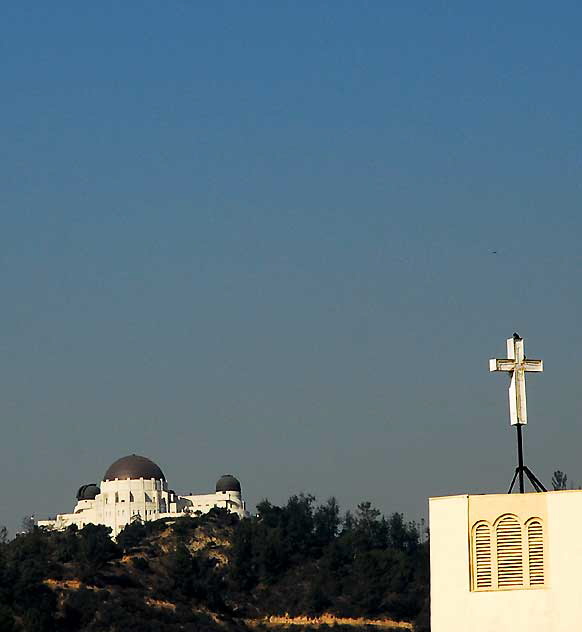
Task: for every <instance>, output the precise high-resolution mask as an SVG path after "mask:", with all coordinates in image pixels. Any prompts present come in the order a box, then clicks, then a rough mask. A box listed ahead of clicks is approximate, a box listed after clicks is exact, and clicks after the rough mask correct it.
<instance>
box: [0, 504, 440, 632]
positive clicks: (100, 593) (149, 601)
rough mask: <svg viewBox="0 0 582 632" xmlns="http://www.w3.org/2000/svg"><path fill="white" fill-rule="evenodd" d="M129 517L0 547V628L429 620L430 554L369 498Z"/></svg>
mask: <svg viewBox="0 0 582 632" xmlns="http://www.w3.org/2000/svg"><path fill="white" fill-rule="evenodd" d="M259 511H260V517H255V518H251V519H245V520H242V521H239V519H238V518H237V517H236V516H235V515H232V514H228V513H227V512H226V511H224V510H212V511H211V512H210V513H208V514H205V515H201V516H194V517H185V518H179V519H174V520H158V521H156V522H148V523H145V524H142V523H140V522H135V523H132V524H131V525H128V526H127V527H126V528H125V530H124V531H122V532H121V533H120V535H119V536H118V538H117V541H116V542H114V541H112V540H111V538H110V537H109V533H108V529H106V528H105V527H103V526H98V525H87V526H86V527H84V528H83V529H81V530H77V529H76V528H74V527H71V528H69V529H68V530H67V531H64V532H49V531H44V530H42V529H38V528H35V529H34V530H33V531H32V532H31V533H28V534H23V535H20V536H18V537H16V538H15V539H14V540H12V541H11V542H5V543H3V544H1V545H0V630H2V632H20V631H22V632H28V631H30V632H60V631H63V632H68V631H70V632H73V631H74V632H117V631H119V632H121V631H123V632H131V631H132V630H135V631H139V632H170V631H172V632H173V631H178V630H184V631H190V630H204V631H208V632H210V631H218V630H221V631H222V632H238V631H241V632H242V631H248V630H252V629H254V630H257V629H267V628H269V629H277V628H278V629H282V628H283V627H289V626H292V627H293V629H294V630H298V631H299V630H301V629H303V630H307V629H313V628H317V627H327V626H328V625H334V626H338V628H339V629H343V628H345V629H350V630H357V629H361V628H363V627H367V626H368V625H373V626H375V627H377V628H378V629H382V630H384V631H387V630H390V629H394V630H396V629H400V630H401V629H412V627H413V626H412V623H414V622H416V627H415V629H417V630H419V631H420V630H425V629H428V628H427V625H426V623H425V621H426V619H427V615H428V555H427V550H426V543H421V541H420V538H419V533H418V530H417V529H416V527H415V525H413V524H407V523H405V522H404V520H403V518H402V516H401V515H400V514H393V515H392V516H390V517H389V518H384V517H382V516H380V513H379V512H378V511H377V510H375V509H374V508H372V507H371V506H370V505H369V503H362V504H361V505H360V506H359V508H358V511H357V512H355V514H354V515H352V514H350V513H349V512H348V513H347V514H346V515H345V517H344V518H340V516H339V509H338V507H337V504H336V503H335V501H334V500H330V501H328V502H327V503H326V504H324V505H320V506H316V505H315V504H314V499H313V497H311V496H303V495H302V496H294V497H292V498H290V499H289V502H288V503H287V505H285V506H284V507H277V506H274V505H271V504H270V503H268V502H267V501H265V502H263V503H261V505H259Z"/></svg>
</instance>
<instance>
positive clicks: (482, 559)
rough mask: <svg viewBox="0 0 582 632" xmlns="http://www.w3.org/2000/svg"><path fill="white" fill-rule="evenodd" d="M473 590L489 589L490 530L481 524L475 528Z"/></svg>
mask: <svg viewBox="0 0 582 632" xmlns="http://www.w3.org/2000/svg"><path fill="white" fill-rule="evenodd" d="M474 543H475V553H474V556H475V557H474V561H475V588H477V589H479V588H491V579H492V568H491V529H490V527H489V525H488V524H485V523H483V522H482V523H481V524H478V525H477V526H476V527H475V537H474Z"/></svg>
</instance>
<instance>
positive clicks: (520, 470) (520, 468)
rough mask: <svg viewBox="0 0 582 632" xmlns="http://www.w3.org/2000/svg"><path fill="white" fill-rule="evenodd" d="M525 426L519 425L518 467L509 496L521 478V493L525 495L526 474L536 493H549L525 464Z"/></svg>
mask: <svg viewBox="0 0 582 632" xmlns="http://www.w3.org/2000/svg"><path fill="white" fill-rule="evenodd" d="M522 425H523V424H517V462H518V466H517V467H516V468H515V474H514V475H513V478H512V479H511V485H510V486H509V491H508V492H507V493H508V494H511V492H512V491H513V486H514V485H515V480H516V478H517V477H518V476H519V493H520V494H523V493H524V492H525V488H524V485H523V475H524V474H525V475H526V476H527V477H528V479H529V482H530V483H531V484H532V487H533V488H534V489H535V491H536V492H547V491H548V490H547V489H546V488H545V487H544V486H543V485H542V483H540V481H539V479H538V478H537V476H536V475H535V474H534V473H533V472H532V471H531V470H530V469H529V467H527V465H524V464H523V438H522V436H521V426H522Z"/></svg>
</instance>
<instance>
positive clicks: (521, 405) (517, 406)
mask: <svg viewBox="0 0 582 632" xmlns="http://www.w3.org/2000/svg"><path fill="white" fill-rule="evenodd" d="M489 370H490V371H507V372H508V373H511V382H510V384H509V416H510V420H511V425H512V426H516V425H518V424H526V423H527V407H526V401H525V373H526V371H535V372H536V373H539V372H541V371H543V370H544V363H543V362H542V360H530V359H528V358H526V357H525V354H524V351H523V338H520V337H519V335H518V334H513V337H512V338H508V339H507V359H503V360H496V359H493V360H489Z"/></svg>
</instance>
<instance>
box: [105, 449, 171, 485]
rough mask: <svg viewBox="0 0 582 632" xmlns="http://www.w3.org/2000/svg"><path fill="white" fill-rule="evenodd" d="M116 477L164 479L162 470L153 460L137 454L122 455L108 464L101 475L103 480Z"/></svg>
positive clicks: (110, 479)
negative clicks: (105, 470) (107, 467)
mask: <svg viewBox="0 0 582 632" xmlns="http://www.w3.org/2000/svg"><path fill="white" fill-rule="evenodd" d="M116 478H119V479H126V478H131V479H133V480H135V479H140V478H145V479H150V478H155V479H156V480H163V481H165V480H166V477H165V476H164V473H163V472H162V470H161V469H160V468H159V467H158V466H157V465H156V464H155V463H154V462H153V461H150V460H149V459H147V458H146V457H145V456H139V455H137V454H131V455H129V456H124V457H123V458H121V459H118V460H117V461H115V463H113V464H112V465H110V466H109V469H108V470H107V472H105V475H104V476H103V480H104V481H113V480H115V479H116Z"/></svg>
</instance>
